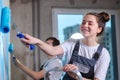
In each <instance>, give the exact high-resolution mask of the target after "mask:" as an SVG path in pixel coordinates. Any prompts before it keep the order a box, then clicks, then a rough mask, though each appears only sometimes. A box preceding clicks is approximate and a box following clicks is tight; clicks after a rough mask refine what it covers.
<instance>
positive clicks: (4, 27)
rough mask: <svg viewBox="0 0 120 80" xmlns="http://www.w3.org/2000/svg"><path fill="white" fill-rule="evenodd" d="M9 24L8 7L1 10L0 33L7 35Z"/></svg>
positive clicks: (9, 12)
mask: <svg viewBox="0 0 120 80" xmlns="http://www.w3.org/2000/svg"><path fill="white" fill-rule="evenodd" d="M10 23H11V11H10V8H9V7H4V8H2V14H1V29H0V30H1V31H2V32H3V33H8V32H9V31H10Z"/></svg>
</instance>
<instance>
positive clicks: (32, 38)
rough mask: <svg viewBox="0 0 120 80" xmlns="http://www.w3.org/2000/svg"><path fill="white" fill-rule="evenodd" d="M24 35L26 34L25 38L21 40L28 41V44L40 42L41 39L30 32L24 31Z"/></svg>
mask: <svg viewBox="0 0 120 80" xmlns="http://www.w3.org/2000/svg"><path fill="white" fill-rule="evenodd" d="M23 35H24V36H25V38H21V41H22V42H23V43H27V44H37V43H38V42H39V39H37V38H35V37H32V36H30V35H28V34H25V33H23Z"/></svg>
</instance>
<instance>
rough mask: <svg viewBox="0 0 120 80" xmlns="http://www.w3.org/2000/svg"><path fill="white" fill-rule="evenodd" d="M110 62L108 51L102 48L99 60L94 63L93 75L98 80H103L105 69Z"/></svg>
mask: <svg viewBox="0 0 120 80" xmlns="http://www.w3.org/2000/svg"><path fill="white" fill-rule="evenodd" d="M109 63H110V55H109V52H108V51H107V50H106V49H105V48H103V50H102V53H101V56H100V58H99V60H98V61H97V63H96V66H95V68H96V70H95V77H96V78H98V79H99V80H105V78H106V74H107V70H108V67H109Z"/></svg>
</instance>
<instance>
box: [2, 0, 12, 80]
mask: <svg viewBox="0 0 120 80" xmlns="http://www.w3.org/2000/svg"><path fill="white" fill-rule="evenodd" d="M3 1H4V0H0V28H1V21H2V19H1V18H2V16H1V14H2V8H3V7H4V5H3ZM9 38H10V34H9V33H8V34H4V33H3V32H1V31H0V80H10V54H9V52H8V45H9V43H10V39H9Z"/></svg>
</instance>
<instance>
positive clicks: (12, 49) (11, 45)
mask: <svg viewBox="0 0 120 80" xmlns="http://www.w3.org/2000/svg"><path fill="white" fill-rule="evenodd" d="M8 51H9V52H10V53H13V52H14V45H13V44H12V43H10V44H9V48H8Z"/></svg>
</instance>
